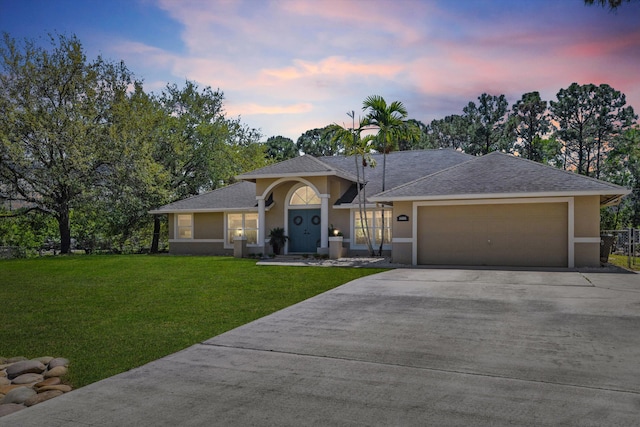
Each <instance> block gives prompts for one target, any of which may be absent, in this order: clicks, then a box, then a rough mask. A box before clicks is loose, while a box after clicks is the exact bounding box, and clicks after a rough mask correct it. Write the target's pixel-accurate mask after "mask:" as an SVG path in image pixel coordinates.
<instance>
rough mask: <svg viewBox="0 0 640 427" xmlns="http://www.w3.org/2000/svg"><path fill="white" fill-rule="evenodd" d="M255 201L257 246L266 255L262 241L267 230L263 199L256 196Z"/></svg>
mask: <svg viewBox="0 0 640 427" xmlns="http://www.w3.org/2000/svg"><path fill="white" fill-rule="evenodd" d="M256 199H258V245H259V246H260V247H261V248H262V253H266V251H265V247H264V244H265V242H264V241H265V239H266V236H267V230H266V223H265V218H264V197H263V196H257V197H256Z"/></svg>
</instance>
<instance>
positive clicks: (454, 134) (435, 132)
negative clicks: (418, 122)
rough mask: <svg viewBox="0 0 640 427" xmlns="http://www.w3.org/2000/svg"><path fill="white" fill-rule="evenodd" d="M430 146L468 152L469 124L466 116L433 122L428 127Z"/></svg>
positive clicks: (449, 117) (450, 117) (455, 116)
mask: <svg viewBox="0 0 640 427" xmlns="http://www.w3.org/2000/svg"><path fill="white" fill-rule="evenodd" d="M427 132H428V134H427V135H428V139H429V146H430V147H432V148H451V149H454V150H462V151H466V148H467V147H468V146H469V144H470V140H471V137H470V135H469V122H468V121H467V120H466V118H465V117H464V116H460V115H456V114H454V115H451V116H446V117H445V118H443V119H436V120H432V121H431V123H429V126H428V131H427Z"/></svg>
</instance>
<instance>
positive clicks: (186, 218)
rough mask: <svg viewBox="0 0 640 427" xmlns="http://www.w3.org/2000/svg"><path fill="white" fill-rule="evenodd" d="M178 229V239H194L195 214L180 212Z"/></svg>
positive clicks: (177, 220)
mask: <svg viewBox="0 0 640 427" xmlns="http://www.w3.org/2000/svg"><path fill="white" fill-rule="evenodd" d="M176 222H177V227H176V228H177V230H178V239H192V238H193V215H191V214H178V218H177V219H176Z"/></svg>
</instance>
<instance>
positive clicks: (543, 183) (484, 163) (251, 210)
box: [151, 150, 630, 268]
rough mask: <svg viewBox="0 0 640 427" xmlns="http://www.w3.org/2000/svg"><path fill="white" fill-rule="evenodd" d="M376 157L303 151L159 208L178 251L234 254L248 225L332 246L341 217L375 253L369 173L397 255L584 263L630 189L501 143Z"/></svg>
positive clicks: (383, 230)
mask: <svg viewBox="0 0 640 427" xmlns="http://www.w3.org/2000/svg"><path fill="white" fill-rule="evenodd" d="M373 157H374V160H375V161H376V163H377V166H376V167H374V168H369V167H368V168H365V171H364V172H365V176H364V178H363V177H362V173H361V171H360V174H359V176H358V174H357V173H356V160H355V159H354V158H353V157H345V156H334V157H319V158H315V157H312V156H301V157H296V158H293V159H289V160H286V161H283V162H280V163H276V164H273V165H270V166H267V167H264V168H261V169H257V170H254V171H251V172H248V173H245V174H242V175H239V176H238V177H237V178H238V180H239V182H238V183H236V184H233V185H230V186H228V187H224V188H221V189H218V190H214V191H211V192H209V193H206V194H202V195H198V196H194V197H191V198H188V199H184V200H180V201H177V202H175V203H171V204H168V205H166V206H163V207H161V208H159V209H156V210H154V211H152V212H151V213H154V214H168V215H169V242H170V252H171V253H174V254H227V255H229V254H231V253H233V242H234V240H235V239H237V238H239V237H240V236H242V237H243V238H246V240H247V247H248V250H249V251H250V252H252V253H268V252H269V251H270V247H269V245H268V237H267V236H268V232H269V230H270V229H272V228H274V227H283V228H285V230H286V234H287V235H288V236H289V239H290V240H289V242H288V243H287V246H286V247H285V249H284V250H285V253H328V250H329V244H328V241H329V229H330V227H331V228H332V229H333V228H335V229H338V230H340V231H341V232H342V234H343V235H344V241H343V245H344V248H345V250H346V252H347V253H349V254H351V255H366V254H368V249H367V244H366V240H365V237H364V234H363V232H362V227H361V212H360V209H359V204H358V197H357V194H358V182H360V184H361V188H362V190H364V191H365V192H366V198H367V203H366V217H367V219H368V221H367V223H368V228H369V231H370V235H371V238H372V243H373V246H374V248H376V250H377V249H378V247H379V245H380V240H381V238H382V236H384V241H383V247H382V249H383V253H384V254H387V255H391V257H392V260H393V261H394V262H397V263H404V264H409V265H423V264H424V265H475V266H481V265H495V266H544V267H569V268H573V267H582V266H598V265H599V259H600V207H601V206H607V205H615V204H617V203H619V202H620V200H621V198H622V197H624V196H625V195H626V194H629V192H630V191H629V190H627V189H625V188H623V187H620V186H617V185H614V184H611V183H608V182H604V181H599V180H596V179H593V178H589V177H585V176H581V175H577V174H575V173H572V172H567V171H563V170H559V169H556V168H553V167H550V166H547V165H542V164H540V163H535V162H532V161H529V160H525V159H522V158H518V157H514V156H511V155H507V154H502V153H498V152H494V153H491V154H488V155H485V156H481V157H474V156H469V155H467V154H464V153H460V152H457V151H453V150H424V151H400V152H394V153H390V154H388V155H387V158H386V172H385V171H384V170H383V167H382V164H383V158H382V155H381V154H376V155H374V156H373ZM383 173H384V174H385V175H386V177H385V185H384V187H383V179H382V177H383ZM383 188H384V191H383ZM362 190H361V191H362Z"/></svg>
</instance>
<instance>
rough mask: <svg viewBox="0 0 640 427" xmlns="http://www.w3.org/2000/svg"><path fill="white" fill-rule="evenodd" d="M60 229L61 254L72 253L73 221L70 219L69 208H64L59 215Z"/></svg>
mask: <svg viewBox="0 0 640 427" xmlns="http://www.w3.org/2000/svg"><path fill="white" fill-rule="evenodd" d="M57 219H58V229H59V230H60V253H61V254H69V253H71V221H70V219H69V208H68V207H67V206H62V207H61V208H60V211H58V215H57Z"/></svg>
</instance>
